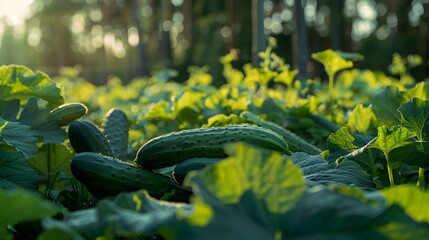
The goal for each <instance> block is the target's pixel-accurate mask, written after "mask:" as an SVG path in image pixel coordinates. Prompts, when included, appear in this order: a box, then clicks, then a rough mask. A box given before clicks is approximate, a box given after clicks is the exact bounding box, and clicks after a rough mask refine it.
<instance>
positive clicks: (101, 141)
mask: <svg viewBox="0 0 429 240" xmlns="http://www.w3.org/2000/svg"><path fill="white" fill-rule="evenodd" d="M68 137H69V140H70V144H71V145H72V147H73V149H74V151H75V152H76V153H81V152H95V153H101V154H103V155H106V156H112V151H111V150H110V146H109V143H108V142H107V139H106V137H105V136H104V134H103V133H102V132H101V130H100V129H99V128H98V127H97V126H96V125H95V124H93V123H91V122H89V121H87V120H76V121H73V122H72V123H70V125H69V130H68Z"/></svg>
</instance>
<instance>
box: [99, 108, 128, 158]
mask: <svg viewBox="0 0 429 240" xmlns="http://www.w3.org/2000/svg"><path fill="white" fill-rule="evenodd" d="M128 127H129V124H128V118H127V115H126V114H125V113H124V112H123V111H122V110H120V109H117V108H112V109H111V110H109V111H108V112H107V113H106V115H105V117H104V121H103V133H104V135H105V136H106V138H107V140H108V142H109V146H110V149H111V150H112V154H113V155H112V156H113V157H115V158H119V159H126V156H127V148H128Z"/></svg>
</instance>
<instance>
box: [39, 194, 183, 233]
mask: <svg viewBox="0 0 429 240" xmlns="http://www.w3.org/2000/svg"><path fill="white" fill-rule="evenodd" d="M186 206H187V205H185V204H173V203H167V202H163V201H159V200H156V199H153V198H150V197H148V194H147V193H145V192H143V191H140V192H134V193H123V194H120V195H118V196H117V197H116V198H114V199H104V200H102V201H100V202H99V203H98V204H97V206H96V207H95V208H91V209H85V210H80V211H75V212H70V213H67V214H65V215H64V220H62V221H59V220H54V219H46V220H44V221H43V226H44V228H45V229H47V232H46V233H45V234H44V235H45V236H44V239H52V238H49V236H56V235H58V234H60V233H61V234H62V235H65V236H68V237H73V238H74V239H78V238H79V237H81V238H85V239H95V238H97V237H101V236H104V237H107V238H108V239H109V238H113V237H114V236H115V237H138V236H140V237H142V236H144V235H149V234H153V233H155V232H157V231H158V230H159V229H160V228H161V227H163V226H165V225H166V224H167V223H171V222H173V221H175V220H176V212H177V211H178V209H179V208H185V207H186ZM183 216H184V215H183ZM52 240H53V239H52Z"/></svg>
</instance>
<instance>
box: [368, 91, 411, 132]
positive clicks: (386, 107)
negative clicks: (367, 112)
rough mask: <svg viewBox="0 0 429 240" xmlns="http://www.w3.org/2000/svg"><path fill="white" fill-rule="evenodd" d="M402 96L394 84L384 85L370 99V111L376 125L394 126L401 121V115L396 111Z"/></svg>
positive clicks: (402, 99)
mask: <svg viewBox="0 0 429 240" xmlns="http://www.w3.org/2000/svg"><path fill="white" fill-rule="evenodd" d="M403 101H404V96H403V95H402V93H401V92H400V91H399V89H398V88H397V87H395V86H389V87H385V88H384V89H383V91H382V92H380V93H379V94H377V96H376V97H375V98H374V99H372V111H373V112H374V115H375V117H376V122H377V125H378V126H382V125H387V126H394V125H398V124H400V123H401V115H400V114H399V112H398V111H397V110H398V108H399V106H400V105H401V103H402V102H403Z"/></svg>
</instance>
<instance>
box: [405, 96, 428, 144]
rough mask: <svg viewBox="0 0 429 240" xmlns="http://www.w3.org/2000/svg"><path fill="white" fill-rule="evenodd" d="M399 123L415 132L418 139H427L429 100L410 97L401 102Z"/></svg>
mask: <svg viewBox="0 0 429 240" xmlns="http://www.w3.org/2000/svg"><path fill="white" fill-rule="evenodd" d="M398 111H399V113H400V114H401V120H402V123H401V125H402V126H404V127H406V128H408V129H409V130H411V131H412V132H413V133H415V134H416V136H417V139H418V140H419V141H426V140H429V100H422V99H420V98H412V99H411V100H409V101H408V102H405V103H403V104H401V106H400V107H399V109H398Z"/></svg>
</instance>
